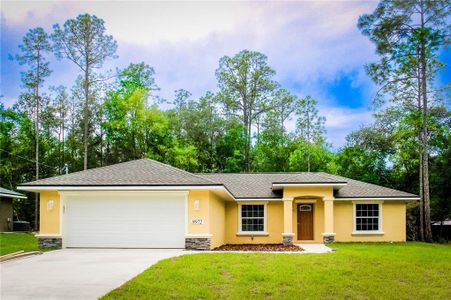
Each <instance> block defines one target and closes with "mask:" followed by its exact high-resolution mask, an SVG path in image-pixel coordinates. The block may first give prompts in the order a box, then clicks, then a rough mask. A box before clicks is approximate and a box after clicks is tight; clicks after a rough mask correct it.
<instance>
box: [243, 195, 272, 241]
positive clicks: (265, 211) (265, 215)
mask: <svg viewBox="0 0 451 300" xmlns="http://www.w3.org/2000/svg"><path fill="white" fill-rule="evenodd" d="M243 205H263V218H264V219H263V220H264V221H263V231H242V230H241V229H242V227H241V225H242V224H241V207H242V206H243ZM236 235H251V236H254V235H255V236H257V235H269V233H268V202H266V201H265V202H254V201H252V202H240V203H238V232H237V234H236Z"/></svg>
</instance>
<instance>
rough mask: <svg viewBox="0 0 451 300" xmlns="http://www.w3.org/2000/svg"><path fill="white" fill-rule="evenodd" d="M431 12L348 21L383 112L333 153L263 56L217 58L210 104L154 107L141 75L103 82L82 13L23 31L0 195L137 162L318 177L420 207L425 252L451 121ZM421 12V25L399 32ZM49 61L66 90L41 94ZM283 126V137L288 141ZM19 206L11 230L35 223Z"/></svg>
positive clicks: (414, 221)
mask: <svg viewBox="0 0 451 300" xmlns="http://www.w3.org/2000/svg"><path fill="white" fill-rule="evenodd" d="M409 3H410V2H409ZM436 3H437V4H434V5H432V4H431V3H430V2H427V4H425V3H424V2H423V1H413V2H412V3H410V5H411V6H410V7H409V6H408V5H407V4H404V3H400V2H397V1H382V2H381V3H380V4H379V6H378V7H377V9H376V10H375V12H373V13H372V14H368V15H364V16H362V17H361V18H360V19H359V22H358V26H359V28H360V29H361V30H362V32H363V33H364V34H365V35H367V36H369V37H370V39H371V40H372V41H373V42H374V43H375V44H376V46H377V54H378V55H379V57H380V61H378V62H376V63H372V64H369V65H368V66H367V71H368V74H369V75H370V76H371V77H372V78H373V79H374V81H375V82H376V83H377V84H378V85H379V86H380V87H381V90H380V92H379V93H378V95H377V97H376V98H375V104H382V105H380V106H378V107H377V109H376V111H375V122H374V123H372V124H367V125H365V126H363V127H362V128H360V129H359V130H357V131H355V132H352V133H351V134H349V135H348V136H347V139H346V140H347V142H346V145H345V146H344V147H342V148H341V149H339V151H332V150H331V149H332V148H331V145H330V144H329V143H328V142H327V140H326V137H325V128H324V124H325V118H324V117H323V116H321V115H320V114H319V112H318V109H317V101H316V100H315V99H314V97H311V96H309V95H301V96H299V95H294V94H293V93H291V92H290V91H288V90H287V89H285V88H284V87H283V86H282V85H281V84H280V83H279V82H277V81H276V80H275V70H274V69H273V68H272V67H271V66H270V65H269V64H268V61H267V57H266V56H265V55H264V54H262V53H259V52H255V51H249V50H243V51H240V52H239V53H237V54H235V55H233V56H223V57H222V58H220V59H219V62H218V67H217V69H216V73H215V75H216V80H217V85H218V91H216V92H212V91H207V92H206V93H205V94H204V95H203V96H201V97H199V98H195V97H193V96H192V95H191V93H190V92H189V91H186V90H184V89H179V90H177V91H175V92H174V96H173V98H172V99H162V98H160V97H158V93H157V91H158V89H159V88H158V85H157V82H156V81H155V70H154V69H153V68H152V67H151V66H149V65H148V64H146V63H144V62H135V63H130V64H129V65H128V66H126V67H125V68H123V69H117V70H115V71H114V72H112V71H105V70H104V69H103V64H104V62H105V61H106V60H107V59H114V58H115V57H116V48H117V43H116V41H115V40H114V38H113V37H112V36H111V35H107V34H106V29H105V24H104V21H103V20H102V19H100V18H98V17H96V16H94V15H89V14H82V15H79V16H78V17H77V18H75V19H70V20H67V21H66V22H65V23H64V24H63V25H62V26H60V25H58V24H56V25H54V27H53V32H52V33H46V32H45V31H44V30H43V29H42V28H34V29H30V30H29V31H28V32H27V33H26V34H25V36H24V37H23V41H22V44H21V45H20V46H19V53H18V54H17V55H16V57H15V58H16V60H17V62H18V63H20V64H21V65H23V70H24V71H23V72H22V74H21V75H22V76H21V79H22V86H21V87H20V88H21V90H22V93H21V95H20V97H19V99H18V101H17V103H15V104H14V106H13V107H12V108H5V107H4V106H3V105H1V106H0V119H1V127H0V130H1V131H0V158H1V161H2V164H1V166H0V180H1V182H2V186H4V187H6V188H11V189H14V188H15V187H16V185H17V184H19V183H22V182H26V181H31V180H35V179H38V178H45V177H49V176H55V175H60V174H64V173H66V172H75V171H79V170H83V169H88V168H94V167H99V166H106V165H110V164H114V163H118V162H123V161H128V160H132V159H138V158H143V157H149V158H152V159H156V160H158V161H162V162H165V163H169V164H171V165H173V166H176V167H179V168H182V169H185V170H187V171H191V172H282V171H283V172H286V171H294V172H303V171H311V172H317V171H324V172H329V173H332V174H338V175H342V176H346V177H349V178H354V179H357V180H363V181H366V182H370V183H375V184H380V185H384V186H387V187H392V188H398V189H401V190H405V191H409V192H412V193H416V194H419V195H421V196H422V197H421V198H422V201H421V204H420V205H413V206H412V207H411V208H410V214H409V218H410V219H409V236H410V238H412V239H426V240H430V239H432V237H431V236H430V235H429V232H430V220H431V215H430V213H432V218H433V219H434V220H444V219H446V218H449V217H450V216H451V207H450V199H449V195H450V193H449V185H448V179H449V178H448V177H449V175H448V174H450V173H449V166H450V164H449V158H450V152H449V141H450V134H449V123H450V114H449V110H448V109H447V106H446V105H445V104H444V103H445V102H446V101H443V100H444V99H446V97H447V96H446V94H445V93H443V91H444V90H446V89H445V87H444V86H438V85H437V83H436V81H435V80H433V79H434V78H436V74H437V72H438V70H439V69H441V68H444V67H445V66H444V65H443V64H442V63H441V62H439V60H438V53H439V50H440V49H441V48H442V47H443V46H445V45H446V44H447V43H448V41H447V40H446V39H445V38H444V36H445V35H446V34H447V28H446V23H444V22H440V20H442V18H443V17H444V15H446V14H445V12H446V13H448V14H449V9H448V8H447V7H446V6H440V5H442V2H436ZM421 5H423V6H421ZM421 7H423V8H421ZM419 9H423V15H424V16H425V17H426V19H427V20H428V22H429V23H427V22H425V23H424V24H423V25H422V26H423V27H421V25H420V26H417V27H415V30H413V29H412V30H410V29H409V28H410V27H412V28H413V26H412V25H413V23H415V24H416V18H414V17H413V14H414V13H418V12H417V11H418V10H419ZM420 12H421V10H420ZM409 13H410V15H409ZM390 18H391V19H390ZM409 26H410V27H409ZM402 28H405V30H404V31H402V30H403V29H402ZM409 30H410V31H409ZM421 47H423V48H421ZM52 55H55V56H56V57H57V58H58V59H64V60H68V61H70V62H72V63H74V64H75V65H76V66H77V67H78V68H79V71H80V73H79V76H78V78H77V79H76V81H75V82H74V84H73V85H72V86H71V87H66V86H52V85H51V80H52V77H51V73H52V66H51V65H50V63H49V58H50V57H51V56H52ZM424 60H425V61H424ZM423 64H425V65H423ZM423 68H424V72H423ZM423 73H424V74H423ZM291 120H292V121H293V122H295V123H296V128H295V130H294V131H289V130H287V126H286V125H287V123H288V122H289V121H291ZM428 179H430V181H429V180H428ZM429 189H430V191H431V192H428V191H429ZM29 198H30V200H17V201H16V202H15V206H14V208H15V215H16V217H18V218H22V219H28V220H31V219H33V218H34V217H37V211H35V210H34V208H37V202H35V203H33V199H34V196H33V195H30V197H29ZM429 202H430V203H429ZM430 206H432V211H430V210H429V207H430ZM428 212H429V215H428ZM428 224H429V229H428Z"/></svg>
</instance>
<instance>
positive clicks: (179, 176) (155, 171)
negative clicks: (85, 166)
mask: <svg viewBox="0 0 451 300" xmlns="http://www.w3.org/2000/svg"><path fill="white" fill-rule="evenodd" d="M21 185H22V186H108V185H111V186H113V185H116V186H120V185H123V186H127V185H151V186H158V185H215V183H214V182H212V181H210V180H208V179H207V178H203V177H201V176H198V175H195V174H192V173H189V172H186V171H183V170H180V169H177V168H174V167H172V166H169V165H166V164H163V163H160V162H158V161H155V160H152V159H148V158H144V159H138V160H132V161H129V162H124V163H119V164H115V165H111V166H107V167H101V168H95V169H89V170H86V171H80V172H74V173H71V174H67V175H61V176H56V177H51V178H46V179H41V180H37V181H32V182H27V183H23V184H21ZM216 185H217V184H216Z"/></svg>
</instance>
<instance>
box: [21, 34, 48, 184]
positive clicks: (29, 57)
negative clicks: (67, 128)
mask: <svg viewBox="0 0 451 300" xmlns="http://www.w3.org/2000/svg"><path fill="white" fill-rule="evenodd" d="M22 42H23V44H21V45H19V49H20V50H21V53H20V54H18V55H16V59H17V61H18V62H19V64H20V65H26V66H27V67H28V70H27V71H25V72H22V78H21V79H22V83H23V85H24V87H25V89H26V92H25V93H23V94H22V95H21V99H22V107H23V108H25V111H26V112H27V113H28V115H29V116H30V117H33V119H34V128H35V129H34V133H35V164H36V170H35V174H36V179H39V127H40V112H41V106H42V105H41V104H42V103H41V102H42V92H41V91H40V88H41V87H42V85H43V83H44V81H45V78H46V77H48V76H50V73H51V70H50V68H49V62H48V60H47V58H46V54H48V53H49V52H50V51H51V46H50V43H49V36H48V35H47V33H46V32H45V31H44V29H42V28H40V27H37V28H33V29H30V30H29V31H28V32H27V33H26V34H25V36H24V37H23V39H22Z"/></svg>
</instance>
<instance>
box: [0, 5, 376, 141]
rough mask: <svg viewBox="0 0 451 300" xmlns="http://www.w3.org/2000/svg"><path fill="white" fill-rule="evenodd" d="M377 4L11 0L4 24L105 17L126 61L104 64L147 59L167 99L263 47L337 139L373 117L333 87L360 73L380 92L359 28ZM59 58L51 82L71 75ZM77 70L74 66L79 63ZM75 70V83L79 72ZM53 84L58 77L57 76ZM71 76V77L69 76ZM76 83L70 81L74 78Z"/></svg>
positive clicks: (363, 84)
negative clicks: (232, 58) (230, 59)
mask: <svg viewBox="0 0 451 300" xmlns="http://www.w3.org/2000/svg"><path fill="white" fill-rule="evenodd" d="M376 5H377V2H337V1H329V2H325V1H316V2H169V3H168V2H143V1H140V2H119V1H95V2H85V1H66V2H35V1H33V2H30V1H28V2H2V8H1V9H2V11H1V14H2V22H6V23H7V24H8V26H9V27H14V28H23V29H24V30H26V29H27V28H29V27H34V26H43V27H44V28H46V29H49V30H50V28H51V25H52V24H54V23H63V22H64V21H65V20H66V19H67V18H73V17H75V16H76V15H78V14H79V13H84V12H88V13H91V14H96V15H97V16H98V17H100V18H102V19H104V20H105V25H106V27H107V30H108V32H109V33H110V34H112V35H113V36H114V37H115V39H117V41H118V45H119V48H118V54H119V57H120V58H119V59H118V60H115V61H110V62H108V63H107V64H106V65H105V68H107V69H108V68H109V69H114V68H115V67H124V66H125V65H127V64H128V63H130V62H137V61H144V62H146V63H148V64H150V65H152V66H153V67H154V68H155V70H156V80H157V83H158V85H159V86H160V87H161V88H162V90H161V95H162V96H164V97H166V98H171V97H172V96H173V91H174V90H175V89H178V88H185V89H187V90H189V91H191V92H192V93H193V95H194V96H196V97H198V96H201V95H202V94H203V93H204V92H205V91H207V90H215V89H216V80H215V75H214V72H215V69H216V68H217V67H218V60H219V58H220V57H221V56H223V55H233V54H235V53H237V52H238V51H240V50H242V49H250V50H256V51H261V52H263V53H265V54H266V55H267V56H268V59H269V64H270V65H271V66H272V67H273V68H274V69H275V70H276V71H277V75H276V76H277V79H278V80H279V81H280V82H281V83H282V84H283V85H284V86H286V87H288V88H289V89H290V90H291V91H292V92H293V93H296V94H297V95H299V96H304V95H307V94H309V95H311V96H313V97H314V98H315V99H317V100H318V101H319V105H320V111H321V113H323V114H324V115H326V117H327V119H328V122H327V124H326V127H327V129H328V137H329V139H330V140H331V141H332V142H333V143H334V144H336V145H342V144H343V143H344V135H345V134H346V133H347V132H349V130H351V129H355V128H358V126H356V125H355V124H357V123H358V121H361V122H362V123H363V122H366V121H367V120H369V119H370V115H371V113H370V112H368V111H367V110H366V108H367V104H365V107H361V108H358V109H350V108H346V103H343V99H339V97H337V95H331V94H330V91H328V90H327V89H325V86H327V85H328V84H329V85H330V84H333V83H334V82H336V81H337V80H338V79H340V78H341V77H342V76H348V77H349V76H350V74H352V86H353V87H354V88H356V89H359V90H361V91H364V92H365V95H366V96H367V98H368V102H370V100H371V97H372V94H373V93H374V85H372V84H371V82H370V80H369V79H368V77H367V76H366V75H365V73H364V71H363V65H364V64H365V63H367V62H369V61H370V60H371V59H372V58H373V51H374V50H373V46H372V45H371V44H370V42H369V41H368V39H367V38H366V37H364V36H362V35H361V33H360V32H359V31H358V29H357V27H356V22H357V19H358V17H359V16H360V15H361V14H363V13H366V12H370V11H372V10H373V9H374V7H375V6H376ZM63 65H64V66H65V65H66V64H64V63H62V64H61V63H58V65H57V66H55V72H54V74H52V78H59V79H60V78H68V77H70V76H69V75H68V72H67V69H66V68H65V67H62V66H63ZM70 70H74V68H70ZM75 73H76V70H75V71H74V74H73V76H72V77H73V80H74V79H75V77H76V74H75ZM52 80H53V79H52ZM67 80H70V79H67ZM67 85H69V86H70V85H71V84H67Z"/></svg>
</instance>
